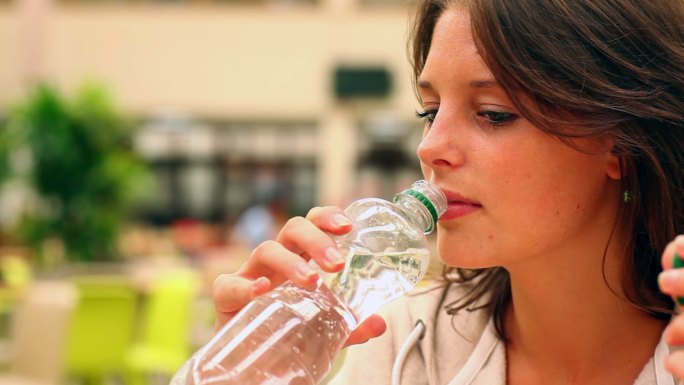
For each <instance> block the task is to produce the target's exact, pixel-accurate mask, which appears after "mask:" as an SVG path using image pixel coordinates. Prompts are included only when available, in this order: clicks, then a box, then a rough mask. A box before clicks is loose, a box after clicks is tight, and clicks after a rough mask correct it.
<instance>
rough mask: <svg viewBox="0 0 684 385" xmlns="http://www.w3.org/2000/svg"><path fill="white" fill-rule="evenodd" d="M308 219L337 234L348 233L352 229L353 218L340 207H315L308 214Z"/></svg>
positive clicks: (326, 230) (322, 228)
mask: <svg viewBox="0 0 684 385" xmlns="http://www.w3.org/2000/svg"><path fill="white" fill-rule="evenodd" d="M306 219H308V220H309V221H311V222H312V223H313V224H314V225H316V227H318V228H319V229H321V230H323V231H325V232H328V233H331V234H335V235H343V234H346V233H348V232H349V231H350V230H351V229H352V221H351V219H349V217H347V215H346V214H345V213H344V211H343V210H342V209H341V208H339V207H334V206H326V207H314V208H312V209H311V210H309V213H308V214H306Z"/></svg>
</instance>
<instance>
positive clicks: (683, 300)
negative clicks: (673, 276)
mask: <svg viewBox="0 0 684 385" xmlns="http://www.w3.org/2000/svg"><path fill="white" fill-rule="evenodd" d="M672 267H674V268H675V269H679V268H681V267H684V260H682V258H681V257H680V256H679V254H677V253H675V255H674V261H673V262H672ZM677 302H679V305H680V306H684V297H677Z"/></svg>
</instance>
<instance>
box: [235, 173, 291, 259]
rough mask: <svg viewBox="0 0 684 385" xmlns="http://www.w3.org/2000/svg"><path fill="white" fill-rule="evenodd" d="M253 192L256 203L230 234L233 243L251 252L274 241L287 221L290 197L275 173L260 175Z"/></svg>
mask: <svg viewBox="0 0 684 385" xmlns="http://www.w3.org/2000/svg"><path fill="white" fill-rule="evenodd" d="M253 189H254V198H253V202H252V204H251V205H249V206H248V207H247V208H246V209H245V211H244V212H243V213H242V214H241V215H240V216H239V217H238V219H237V221H236V223H235V226H234V227H233V234H232V235H231V241H232V242H233V243H236V244H245V246H247V247H248V248H249V249H253V248H255V247H257V246H258V245H259V244H261V243H262V242H264V241H267V240H271V239H274V238H275V236H276V235H277V234H278V230H279V229H280V227H281V226H282V225H283V223H285V220H286V219H287V218H285V216H286V214H287V199H286V198H287V197H286V195H285V191H284V187H283V186H282V185H281V183H280V181H279V180H278V179H277V177H276V175H275V173H274V171H271V170H269V169H265V170H261V171H259V172H257V174H256V176H255V178H254V186H253Z"/></svg>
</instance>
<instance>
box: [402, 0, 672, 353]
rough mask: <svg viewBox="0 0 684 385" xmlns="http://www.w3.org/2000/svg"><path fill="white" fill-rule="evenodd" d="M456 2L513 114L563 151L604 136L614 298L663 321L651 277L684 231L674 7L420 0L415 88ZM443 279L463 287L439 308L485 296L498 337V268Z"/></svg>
mask: <svg viewBox="0 0 684 385" xmlns="http://www.w3.org/2000/svg"><path fill="white" fill-rule="evenodd" d="M456 2H457V3H458V4H459V5H460V6H463V7H465V8H464V9H466V10H467V11H468V12H469V14H470V19H471V28H472V33H473V36H474V40H475V44H476V45H477V47H478V50H479V53H480V55H481V56H482V58H483V60H484V61H485V63H486V65H487V66H488V68H489V69H490V70H491V72H492V73H493V75H494V77H495V78H496V79H497V81H498V82H499V83H500V85H501V86H502V87H503V89H504V90H505V91H506V92H507V94H508V96H509V97H510V98H511V100H512V101H513V103H514V104H515V106H516V108H518V110H519V111H520V113H521V114H522V115H523V116H525V117H526V118H527V119H528V120H530V121H531V122H532V123H533V124H534V125H535V126H537V127H538V128H539V129H541V130H544V131H546V132H548V133H551V134H553V135H556V136H558V137H559V138H561V139H563V140H564V141H566V143H568V144H569V145H572V139H573V138H578V137H594V136H606V135H607V136H608V137H611V138H613V140H614V142H615V148H614V149H613V151H614V152H615V153H616V154H617V155H618V156H619V157H620V164H621V168H622V171H623V173H622V175H623V178H622V180H621V183H622V191H623V193H622V194H621V195H620V196H616V197H615V199H619V200H622V201H623V204H622V205H621V210H620V212H619V214H618V217H617V218H616V222H615V229H620V230H621V231H626V234H631V242H630V244H628V245H625V248H624V250H625V251H624V258H623V260H624V263H623V266H622V273H621V285H622V287H621V289H622V290H621V292H622V293H624V296H625V297H626V298H625V299H626V300H627V301H629V303H631V304H632V305H634V306H636V307H638V308H640V309H642V310H643V311H645V312H647V313H648V314H650V315H652V316H653V317H656V318H660V319H667V318H668V317H670V315H671V314H672V309H673V306H674V304H673V302H672V300H671V298H669V297H668V296H666V295H664V294H662V293H661V292H660V290H659V289H658V285H657V276H658V274H659V273H660V272H661V267H660V254H661V252H662V250H663V249H664V248H665V246H666V244H667V243H668V242H669V241H670V240H672V239H673V238H674V237H675V236H676V235H677V234H680V233H682V232H684V1H682V0H604V1H596V0H425V1H423V2H422V3H420V5H419V6H418V9H417V12H416V16H415V20H414V24H413V29H412V34H411V38H410V41H409V51H410V59H411V64H412V66H413V71H414V81H417V79H418V76H420V73H421V72H422V70H423V67H424V65H425V61H426V59H427V56H428V53H429V51H430V44H431V39H432V33H433V30H434V28H435V24H436V23H437V20H438V19H439V17H440V15H441V14H442V12H443V11H444V10H445V9H447V8H448V7H449V6H451V5H452V4H453V3H456ZM523 98H524V100H526V101H527V102H526V103H523ZM529 100H531V101H532V103H529ZM608 243H610V240H609V241H608ZM607 247H608V245H606V249H607ZM603 258H604V263H605V253H604V255H603ZM453 273H457V274H453ZM444 275H445V277H447V279H449V280H450V281H452V282H461V283H463V282H470V283H472V285H469V286H470V287H472V289H471V290H470V291H469V293H468V294H467V295H466V296H465V297H463V298H461V299H460V300H459V301H457V302H455V303H452V304H449V305H448V306H447V311H448V312H449V313H450V314H453V313H455V312H457V311H460V310H463V309H473V308H474V307H475V306H476V305H475V304H477V303H482V302H481V300H482V299H485V300H486V305H484V307H486V308H488V309H489V310H490V311H491V312H492V314H493V316H494V320H495V324H496V329H497V332H498V333H499V336H500V337H501V338H502V339H504V340H506V339H507V338H506V337H507V335H506V331H505V328H504V323H503V316H504V313H505V309H506V308H507V307H508V306H509V303H510V300H511V290H510V277H509V275H508V272H507V271H506V270H505V269H504V268H502V267H494V268H487V269H476V270H472V269H459V268H446V269H445V274H444ZM604 280H605V271H604ZM606 284H607V280H606ZM613 291H614V292H616V293H617V292H618V291H616V290H613ZM480 307H481V306H480Z"/></svg>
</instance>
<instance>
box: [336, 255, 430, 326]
mask: <svg viewBox="0 0 684 385" xmlns="http://www.w3.org/2000/svg"><path fill="white" fill-rule="evenodd" d="M429 257H430V256H429V252H428V250H426V249H423V248H413V249H408V250H402V251H397V252H394V251H384V252H370V251H367V250H363V249H358V248H350V249H349V255H348V257H347V264H346V266H345V268H344V270H343V271H342V272H341V273H340V274H338V275H337V276H336V277H335V278H334V279H333V281H332V283H331V284H330V286H331V287H332V288H333V291H334V292H335V294H336V295H337V296H338V297H339V298H340V299H341V300H342V301H343V302H344V303H345V304H347V306H348V307H349V308H351V309H352V311H353V312H354V316H355V318H356V319H357V320H359V321H360V320H363V319H366V318H367V317H368V316H370V315H372V314H373V313H375V312H377V311H378V308H379V307H380V306H382V305H384V304H386V303H389V302H391V301H393V300H395V299H397V298H399V297H401V296H402V295H404V293H406V292H407V291H409V290H411V289H413V288H414V287H415V286H416V284H417V283H418V282H419V281H420V280H421V279H423V276H424V275H425V270H426V268H427V263H428V260H429Z"/></svg>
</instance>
